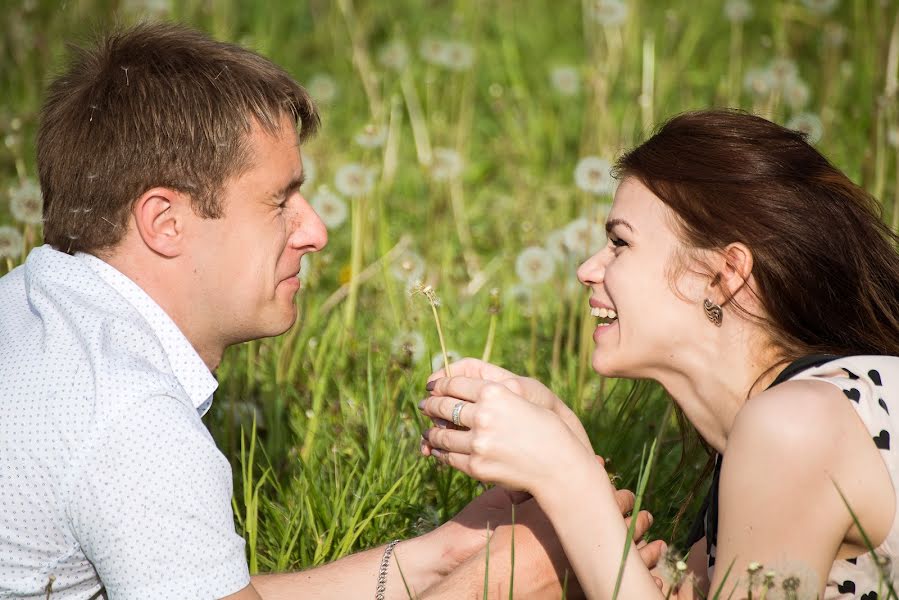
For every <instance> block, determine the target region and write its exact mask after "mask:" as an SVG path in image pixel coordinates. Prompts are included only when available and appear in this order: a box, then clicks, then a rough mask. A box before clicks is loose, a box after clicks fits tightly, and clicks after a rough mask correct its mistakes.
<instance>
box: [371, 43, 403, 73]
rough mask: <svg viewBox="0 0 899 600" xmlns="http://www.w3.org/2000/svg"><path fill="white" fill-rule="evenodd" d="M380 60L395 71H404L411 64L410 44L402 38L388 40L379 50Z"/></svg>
mask: <svg viewBox="0 0 899 600" xmlns="http://www.w3.org/2000/svg"><path fill="white" fill-rule="evenodd" d="M378 62H379V63H381V64H382V65H384V66H385V67H387V68H388V69H393V70H394V71H402V70H403V69H405V68H406V65H408V64H409V46H407V45H406V42H404V41H402V40H392V41H390V42H387V43H386V44H384V45H383V46H381V49H380V50H379V51H378Z"/></svg>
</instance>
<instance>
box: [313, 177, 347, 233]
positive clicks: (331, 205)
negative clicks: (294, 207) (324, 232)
mask: <svg viewBox="0 0 899 600" xmlns="http://www.w3.org/2000/svg"><path fill="white" fill-rule="evenodd" d="M309 204H310V205H312V210H314V211H315V212H316V214H318V216H319V218H320V219H321V220H322V222H323V223H324V224H325V227H327V228H328V229H333V228H335V227H340V226H341V225H343V222H344V221H346V217H347V207H346V202H344V201H343V198H341V197H340V196H338V195H337V194H335V193H334V192H332V191H331V188H329V187H328V186H326V185H323V186H321V187H320V188H318V191H317V192H315V195H314V196H313V197H312V201H311V202H310V203H309Z"/></svg>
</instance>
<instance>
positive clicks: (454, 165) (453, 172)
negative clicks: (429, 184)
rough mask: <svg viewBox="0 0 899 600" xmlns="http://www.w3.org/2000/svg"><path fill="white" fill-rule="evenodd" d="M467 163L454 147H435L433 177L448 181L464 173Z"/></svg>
mask: <svg viewBox="0 0 899 600" xmlns="http://www.w3.org/2000/svg"><path fill="white" fill-rule="evenodd" d="M464 166H465V163H464V162H463V161H462V157H461V156H460V155H459V153H458V152H456V151H455V150H453V149H452V148H434V152H433V154H432V157H431V177H433V178H434V180H435V181H447V180H449V179H454V178H456V177H458V176H459V175H461V174H462V169H463V168H464Z"/></svg>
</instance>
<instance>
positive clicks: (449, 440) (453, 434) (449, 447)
mask: <svg viewBox="0 0 899 600" xmlns="http://www.w3.org/2000/svg"><path fill="white" fill-rule="evenodd" d="M471 435H472V434H471V432H470V431H460V430H458V429H439V428H437V427H432V428H431V429H428V430H426V431H425V432H424V438H425V440H426V441H427V442H428V444H429V445H430V446H431V448H436V449H438V450H443V451H447V452H460V453H462V454H471Z"/></svg>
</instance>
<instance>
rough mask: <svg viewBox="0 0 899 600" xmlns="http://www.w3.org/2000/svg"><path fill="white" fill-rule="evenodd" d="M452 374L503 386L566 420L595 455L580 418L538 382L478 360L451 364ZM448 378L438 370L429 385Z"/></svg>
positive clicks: (582, 442) (443, 371)
mask: <svg viewBox="0 0 899 600" xmlns="http://www.w3.org/2000/svg"><path fill="white" fill-rule="evenodd" d="M450 371H451V372H452V374H453V375H456V376H462V377H469V378H471V379H483V380H485V381H492V382H494V383H499V384H501V385H503V386H504V387H506V388H507V389H508V390H509V391H511V392H512V393H513V394H515V395H516V396H519V397H521V398H524V399H525V400H527V401H528V402H530V403H532V404H535V405H536V406H539V407H542V408H545V409H547V410H549V411H552V412H553V413H555V414H556V415H557V416H558V417H559V418H560V419H562V422H563V423H565V425H567V426H568V428H569V429H570V430H571V432H572V433H573V434H574V436H575V437H576V438H577V439H578V440H580V442H581V444H583V445H584V447H586V448H588V449H590V450H591V452H592V445H591V444H590V438H589V437H588V436H587V432H586V431H585V430H584V426H583V425H582V424H581V421H580V419H578V418H577V415H575V414H574V412H573V411H572V410H571V409H570V408H568V405H566V404H565V403H564V402H562V400H561V399H559V397H558V396H556V395H555V394H554V393H553V392H552V390H550V389H549V388H548V387H546V386H545V385H543V384H542V383H540V382H539V381H537V380H536V379H532V378H530V377H521V376H520V375H516V374H515V373H513V372H512V371H509V370H507V369H503V368H502V367H498V366H496V365H494V364H491V363H488V362H484V361H482V360H478V359H476V358H463V359H462V360H459V361H456V362H454V363H452V364H450ZM444 377H446V370H445V369H440V370H439V371H435V372H434V373H432V374H431V376H430V377H429V378H428V384H429V385H430V383H431V382H432V381H436V380H438V379H442V378H444Z"/></svg>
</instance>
